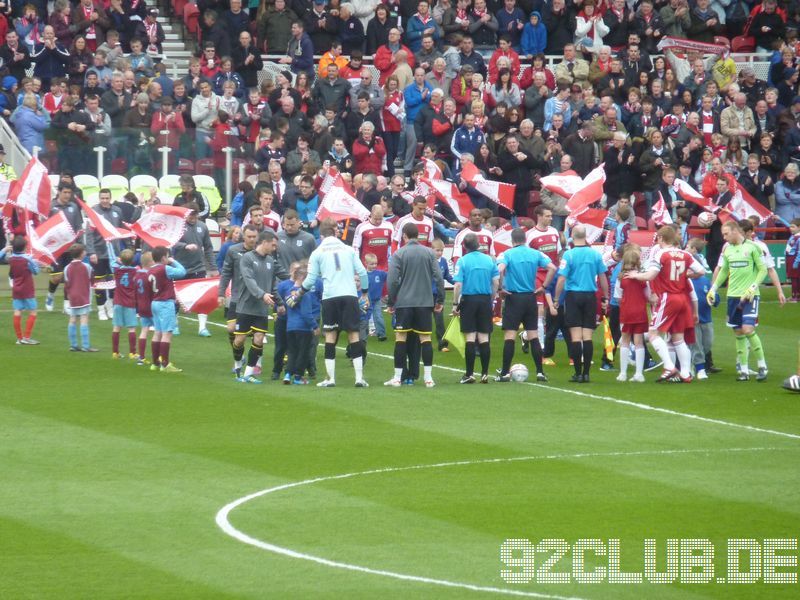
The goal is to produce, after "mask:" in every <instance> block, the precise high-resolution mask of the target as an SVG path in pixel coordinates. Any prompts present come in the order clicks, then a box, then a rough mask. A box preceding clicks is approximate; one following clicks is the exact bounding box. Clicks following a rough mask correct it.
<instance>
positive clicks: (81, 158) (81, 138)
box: [51, 98, 94, 173]
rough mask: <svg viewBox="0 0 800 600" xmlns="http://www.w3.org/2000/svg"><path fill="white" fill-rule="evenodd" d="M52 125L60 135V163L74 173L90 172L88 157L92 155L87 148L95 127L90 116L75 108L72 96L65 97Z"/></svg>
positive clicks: (63, 167)
mask: <svg viewBox="0 0 800 600" xmlns="http://www.w3.org/2000/svg"><path fill="white" fill-rule="evenodd" d="M51 126H52V128H53V129H54V130H56V131H55V133H56V134H57V136H58V164H59V165H60V166H61V168H62V169H68V170H70V171H72V172H73V173H88V161H87V159H88V158H90V157H89V155H88V153H87V152H85V148H86V144H87V143H88V142H89V141H90V140H91V137H90V133H91V131H92V130H93V129H94V123H92V121H91V119H90V118H89V116H88V115H87V114H86V113H84V112H82V111H77V110H75V101H74V100H73V99H72V98H65V99H64V101H63V102H61V108H60V110H59V111H58V112H56V114H55V115H53V120H52V122H51Z"/></svg>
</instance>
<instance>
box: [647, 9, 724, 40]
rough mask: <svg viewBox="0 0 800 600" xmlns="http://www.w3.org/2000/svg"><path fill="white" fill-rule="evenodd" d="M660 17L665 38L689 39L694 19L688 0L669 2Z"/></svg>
mask: <svg viewBox="0 0 800 600" xmlns="http://www.w3.org/2000/svg"><path fill="white" fill-rule="evenodd" d="M734 1H735V0H734ZM659 15H660V16H661V22H662V23H663V26H664V29H663V31H662V35H663V36H665V37H666V36H669V37H679V38H686V37H687V35H688V31H689V28H690V27H691V26H692V18H691V17H690V16H689V4H688V2H687V1H686V0H669V4H667V5H666V6H664V7H663V8H662V9H661V10H660V11H659Z"/></svg>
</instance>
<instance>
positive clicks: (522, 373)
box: [508, 363, 528, 382]
mask: <svg viewBox="0 0 800 600" xmlns="http://www.w3.org/2000/svg"><path fill="white" fill-rule="evenodd" d="M508 373H509V375H511V380H512V381H518V382H522V381H528V367H526V366H525V365H523V364H522V363H517V364H515V365H511V369H509V371H508Z"/></svg>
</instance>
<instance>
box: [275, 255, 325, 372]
mask: <svg viewBox="0 0 800 600" xmlns="http://www.w3.org/2000/svg"><path fill="white" fill-rule="evenodd" d="M290 273H291V278H290V279H287V280H286V281H281V282H280V283H279V284H278V294H279V295H280V296H281V297H282V298H283V299H284V301H285V300H286V298H288V297H289V296H290V295H291V293H292V292H293V291H295V290H298V289H299V288H300V286H301V285H302V284H303V281H305V278H306V275H307V274H308V265H307V263H305V262H301V263H294V264H293V265H292V267H291V271H290ZM321 306H322V286H321V285H316V286H314V291H313V292H312V293H307V294H304V295H303V297H302V298H301V299H300V302H298V303H297V304H296V305H295V306H293V307H292V308H289V307H288V306H287V308H286V333H287V336H286V339H287V349H288V352H287V354H288V357H289V361H288V364H287V365H286V375H285V376H284V378H283V383H284V384H285V385H289V384H292V385H305V384H307V383H308V380H306V379H305V378H304V377H303V375H304V374H305V372H306V370H309V371H311V370H312V369H311V357H310V353H311V348H312V344H313V341H314V336H318V335H319V316H320V307H321Z"/></svg>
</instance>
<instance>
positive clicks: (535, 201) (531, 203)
mask: <svg viewBox="0 0 800 600" xmlns="http://www.w3.org/2000/svg"><path fill="white" fill-rule="evenodd" d="M541 203H542V195H541V192H539V190H531V193H530V195H529V196H528V214H529V215H532V214H533V211H534V209H535V208H536V207H537V206H539V205H540V204H541Z"/></svg>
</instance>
